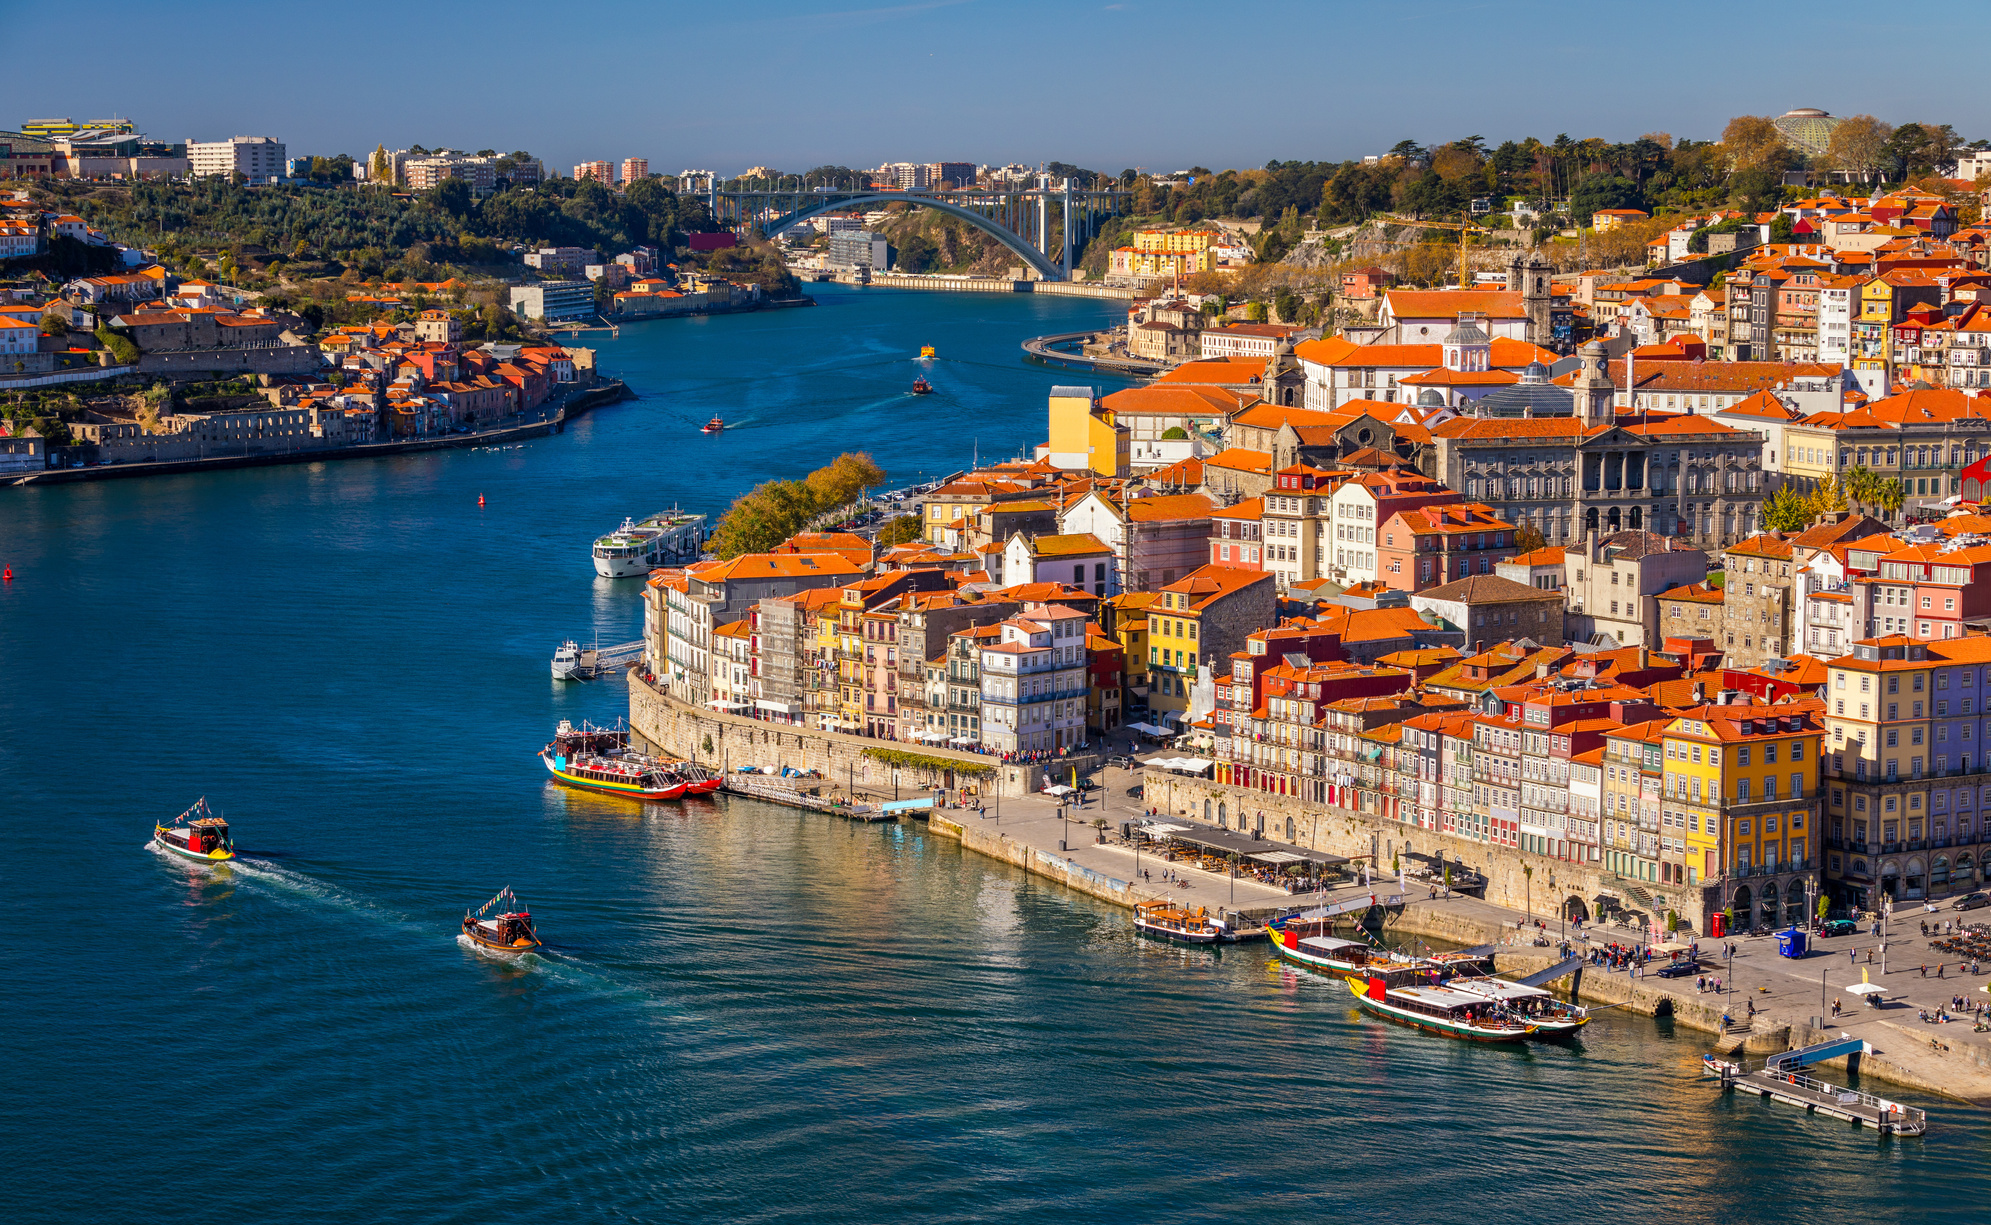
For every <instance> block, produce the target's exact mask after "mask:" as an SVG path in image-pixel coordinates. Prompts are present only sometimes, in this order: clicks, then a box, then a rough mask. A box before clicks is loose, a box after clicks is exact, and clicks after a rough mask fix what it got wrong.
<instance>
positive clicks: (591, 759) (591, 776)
mask: <svg viewBox="0 0 1991 1225" xmlns="http://www.w3.org/2000/svg"><path fill="white" fill-rule="evenodd" d="M539 756H540V759H541V760H543V761H544V762H545V763H546V769H547V771H548V772H549V773H551V774H552V775H553V777H555V778H557V779H559V780H560V781H561V782H563V783H565V784H566V785H568V786H569V787H579V788H581V789H583V790H586V791H601V792H606V793H607V794H609V795H626V796H629V797H630V798H631V799H639V800H677V799H683V798H684V797H685V796H686V795H710V794H711V793H712V792H714V791H717V790H718V789H719V788H720V787H721V786H723V785H724V784H725V781H726V780H725V779H724V778H722V777H721V776H720V775H718V774H717V773H715V772H713V771H711V770H707V769H705V768H704V767H703V766H699V765H696V764H694V763H692V762H688V761H677V760H673V759H670V758H663V757H651V756H649V755H647V754H644V753H637V752H633V751H631V750H630V748H629V733H628V732H627V731H626V730H624V729H622V728H620V727H614V728H599V727H595V726H593V725H591V724H587V723H583V724H582V725H581V726H580V727H579V728H576V727H575V726H574V725H573V724H572V723H571V722H569V721H567V720H565V719H562V720H561V721H560V726H559V728H558V729H557V730H556V731H555V732H554V734H553V742H552V743H551V744H549V745H547V746H546V747H545V748H543V749H541V750H540V751H539Z"/></svg>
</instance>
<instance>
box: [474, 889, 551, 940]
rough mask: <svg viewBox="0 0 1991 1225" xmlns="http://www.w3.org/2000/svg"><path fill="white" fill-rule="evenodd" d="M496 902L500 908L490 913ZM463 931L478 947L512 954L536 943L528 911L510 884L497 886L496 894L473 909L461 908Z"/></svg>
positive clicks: (537, 935) (536, 937)
mask: <svg viewBox="0 0 1991 1225" xmlns="http://www.w3.org/2000/svg"><path fill="white" fill-rule="evenodd" d="M499 903H503V904H504V908H503V909H500V910H499V912H498V913H497V914H495V915H491V914H490V912H491V910H492V909H493V908H494V907H497V906H498V905H499ZM487 915H489V916H490V917H488V918H487V917H486V916H487ZM463 934H464V935H466V936H468V937H469V938H470V942H471V943H472V944H475V945H476V946H477V947H478V948H480V949H487V950H489V951H491V952H493V953H505V954H509V955H513V956H516V955H517V954H519V953H530V952H531V951H532V950H534V949H536V948H538V947H539V945H540V940H539V934H538V933H537V932H535V931H534V930H533V927H532V913H531V912H530V911H528V910H527V909H526V908H525V904H524V903H523V902H520V901H519V900H518V895H517V894H514V893H513V892H512V887H511V886H510V885H506V886H505V887H504V888H502V889H500V890H498V896H496V897H494V898H492V899H491V900H490V901H488V902H486V903H484V904H483V905H482V906H480V907H478V908H477V909H476V910H466V911H464V912H463Z"/></svg>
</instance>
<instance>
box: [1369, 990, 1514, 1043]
mask: <svg viewBox="0 0 1991 1225" xmlns="http://www.w3.org/2000/svg"><path fill="white" fill-rule="evenodd" d="M1348 989H1349V990H1350V991H1352V992H1354V993H1355V1000H1356V1002H1357V1003H1359V1004H1360V1005H1361V1006H1362V1010H1363V1011H1364V1012H1370V1013H1374V1014H1375V1015H1376V1016H1379V1017H1383V1018H1385V1019H1386V1020H1391V1021H1395V1022H1396V1023H1397V1024H1399V1025H1410V1026H1414V1027H1416V1028H1418V1029H1422V1030H1425V1031H1427V1032H1429V1033H1434V1034H1443V1035H1444V1036H1445V1037H1447V1038H1463V1039H1465V1040H1466V1041H1468V1042H1520V1041H1523V1040H1525V1039H1527V1038H1530V1037H1533V1036H1534V1033H1535V1026H1534V1025H1533V1024H1530V1023H1528V1022H1525V1021H1520V1020H1516V1019H1514V1018H1513V1017H1511V1016H1508V1015H1507V1014H1506V1011H1505V1010H1504V1009H1503V1008H1502V1007H1501V1005H1500V1004H1499V1003H1497V1002H1496V1001H1493V1000H1489V999H1487V998H1486V997H1485V996H1480V995H1473V994H1470V993H1468V992H1465V991H1455V990H1453V989H1452V988H1450V987H1391V986H1390V985H1389V982H1388V980H1386V979H1383V978H1380V977H1374V976H1372V977H1370V978H1369V979H1367V980H1366V981H1364V980H1361V979H1354V978H1351V979H1349V980H1348Z"/></svg>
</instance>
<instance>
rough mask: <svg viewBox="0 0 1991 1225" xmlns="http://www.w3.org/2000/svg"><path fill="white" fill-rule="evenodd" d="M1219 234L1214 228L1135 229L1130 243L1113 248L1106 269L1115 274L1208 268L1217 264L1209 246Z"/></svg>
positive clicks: (1147, 274)
mask: <svg viewBox="0 0 1991 1225" xmlns="http://www.w3.org/2000/svg"><path fill="white" fill-rule="evenodd" d="M1219 237H1220V235H1218V234H1217V232H1216V231H1215V230H1138V231H1136V232H1135V233H1134V241H1133V244H1132V245H1131V246H1126V247H1119V248H1116V249H1115V250H1114V251H1113V254H1112V258H1111V260H1110V266H1109V269H1108V271H1109V272H1110V273H1111V274H1112V275H1114V276H1138V277H1174V276H1190V275H1192V274H1194V273H1198V272H1209V271H1211V270H1213V269H1214V268H1216V266H1217V256H1216V252H1214V251H1213V250H1211V248H1212V247H1214V246H1215V245H1216V243H1217V241H1218V239H1219Z"/></svg>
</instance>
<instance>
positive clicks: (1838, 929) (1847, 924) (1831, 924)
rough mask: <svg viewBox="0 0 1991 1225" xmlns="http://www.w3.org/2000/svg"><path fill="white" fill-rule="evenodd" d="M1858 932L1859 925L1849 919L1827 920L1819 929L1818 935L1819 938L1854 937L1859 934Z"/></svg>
mask: <svg viewBox="0 0 1991 1225" xmlns="http://www.w3.org/2000/svg"><path fill="white" fill-rule="evenodd" d="M1859 931H1860V925H1859V924H1858V923H1855V922H1853V921H1852V920H1851V919H1827V920H1826V921H1825V922H1824V924H1823V925H1821V926H1820V927H1819V929H1818V934H1819V935H1821V936H1855V935H1858V934H1859Z"/></svg>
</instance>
